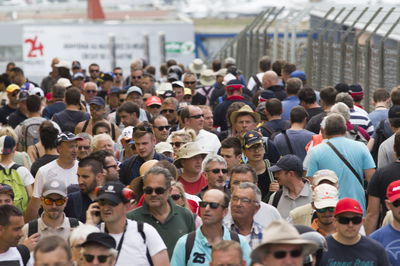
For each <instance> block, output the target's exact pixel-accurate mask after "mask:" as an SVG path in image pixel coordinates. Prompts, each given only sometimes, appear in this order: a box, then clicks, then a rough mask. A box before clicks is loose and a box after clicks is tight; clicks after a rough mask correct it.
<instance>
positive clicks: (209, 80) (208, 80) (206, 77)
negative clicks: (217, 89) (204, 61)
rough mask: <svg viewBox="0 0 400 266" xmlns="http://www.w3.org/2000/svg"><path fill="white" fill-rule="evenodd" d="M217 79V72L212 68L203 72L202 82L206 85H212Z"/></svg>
mask: <svg viewBox="0 0 400 266" xmlns="http://www.w3.org/2000/svg"><path fill="white" fill-rule="evenodd" d="M215 81H216V77H215V73H214V71H212V70H211V69H206V70H204V71H203V72H201V75H200V83H201V84H202V85H204V86H212V85H213V84H214V83H215Z"/></svg>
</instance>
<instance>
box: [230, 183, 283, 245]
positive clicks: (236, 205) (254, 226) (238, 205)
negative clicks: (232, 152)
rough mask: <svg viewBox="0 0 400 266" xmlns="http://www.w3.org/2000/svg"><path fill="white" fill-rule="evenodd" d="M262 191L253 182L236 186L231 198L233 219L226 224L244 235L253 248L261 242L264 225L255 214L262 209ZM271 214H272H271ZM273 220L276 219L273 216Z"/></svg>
mask: <svg viewBox="0 0 400 266" xmlns="http://www.w3.org/2000/svg"><path fill="white" fill-rule="evenodd" d="M260 202H261V191H260V189H259V188H258V187H257V186H256V185H255V184H253V183H250V182H243V183H240V184H239V186H237V187H236V188H235V190H234V191H233V194H232V198H231V208H230V210H231V215H232V219H231V220H229V221H225V225H226V226H227V227H228V228H229V229H230V230H232V231H234V232H236V233H238V234H241V235H243V236H244V237H245V238H246V240H247V242H248V243H249V245H250V247H251V248H254V247H256V246H257V245H259V244H260V243H261V240H262V238H263V232H262V231H263V229H264V227H263V226H262V225H260V224H259V223H257V222H256V221H254V215H255V214H256V213H257V212H258V210H259V209H260ZM269 215H270V214H269ZM272 220H276V218H275V219H274V218H273V217H272V218H271V221H272Z"/></svg>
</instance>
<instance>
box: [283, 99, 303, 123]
mask: <svg viewBox="0 0 400 266" xmlns="http://www.w3.org/2000/svg"><path fill="white" fill-rule="evenodd" d="M299 104H300V100H299V97H297V96H296V95H292V96H288V97H286V99H285V100H283V101H282V119H283V120H290V112H291V111H292V109H293V107H296V106H298V105H299Z"/></svg>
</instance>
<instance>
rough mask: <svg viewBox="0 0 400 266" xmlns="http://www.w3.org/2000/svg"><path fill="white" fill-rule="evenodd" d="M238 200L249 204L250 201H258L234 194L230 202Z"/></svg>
mask: <svg viewBox="0 0 400 266" xmlns="http://www.w3.org/2000/svg"><path fill="white" fill-rule="evenodd" d="M239 200H240V201H241V202H243V203H246V204H250V203H252V202H255V203H258V202H257V201H256V200H251V199H249V198H239V197H236V196H233V197H232V202H238V201H239Z"/></svg>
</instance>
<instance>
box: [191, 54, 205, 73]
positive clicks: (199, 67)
mask: <svg viewBox="0 0 400 266" xmlns="http://www.w3.org/2000/svg"><path fill="white" fill-rule="evenodd" d="M206 68H207V66H206V65H205V64H204V62H203V60H201V59H200V58H196V59H194V60H193V61H192V63H190V64H189V69H190V71H191V72H192V73H195V74H200V73H201V72H202V71H203V70H205V69H206Z"/></svg>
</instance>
